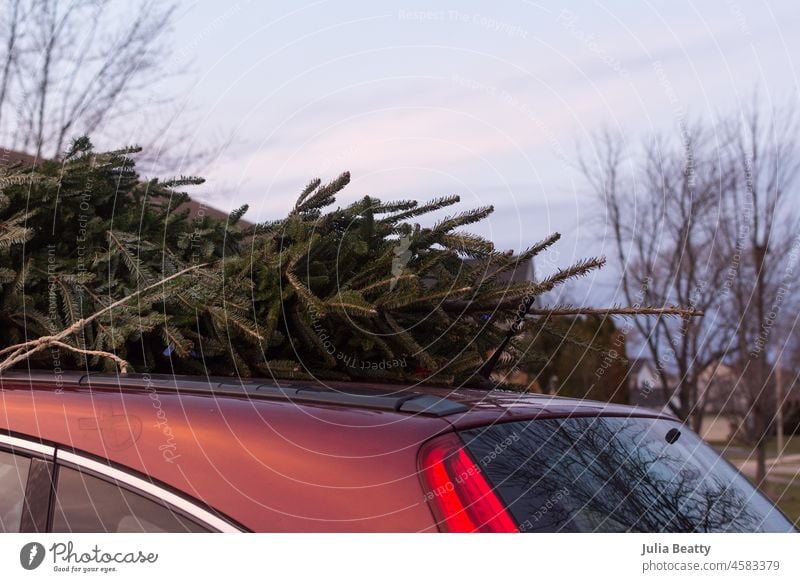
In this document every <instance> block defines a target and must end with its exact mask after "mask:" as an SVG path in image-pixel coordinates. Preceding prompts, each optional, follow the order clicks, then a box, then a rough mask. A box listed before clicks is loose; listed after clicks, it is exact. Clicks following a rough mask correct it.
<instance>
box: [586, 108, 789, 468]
mask: <svg viewBox="0 0 800 582" xmlns="http://www.w3.org/2000/svg"><path fill="white" fill-rule="evenodd" d="M797 130H798V124H797V117H796V115H795V113H794V110H793V109H792V108H790V107H789V108H784V109H780V110H773V111H769V112H766V113H765V112H764V109H763V108H760V107H759V106H758V104H757V102H756V101H754V104H753V105H752V106H751V107H750V108H749V109H747V110H745V112H744V113H743V114H741V115H738V116H734V117H731V118H728V119H724V120H723V121H721V122H720V123H717V124H699V123H696V124H694V125H692V126H691V127H686V126H684V127H682V131H681V140H680V143H679V144H678V145H677V146H676V145H674V141H670V140H668V139H665V138H663V137H657V138H656V139H654V140H651V141H650V142H648V143H646V144H645V145H644V147H642V148H641V149H640V150H637V151H635V152H633V153H630V152H629V151H627V150H626V147H625V143H624V141H623V139H622V138H621V137H619V138H618V137H615V136H613V135H612V134H611V133H609V132H605V133H602V134H600V135H599V136H598V137H597V138H596V139H595V141H594V144H593V145H594V149H593V150H592V152H591V155H583V156H582V157H581V158H580V160H581V165H580V168H581V170H582V172H583V174H584V175H585V176H586V178H587V180H588V182H589V184H590V185H591V186H592V190H593V192H594V193H595V195H596V196H597V197H598V198H599V199H600V200H601V201H602V203H603V207H604V209H605V211H606V220H607V224H608V225H609V228H610V231H611V238H612V241H613V246H614V248H615V250H616V252H617V258H618V260H619V263H620V264H621V265H622V278H621V279H622V282H621V292H622V295H623V296H624V297H625V299H626V300H627V302H628V303H630V304H631V305H641V304H642V303H645V302H646V303H648V304H651V305H666V304H671V303H677V304H681V305H685V306H688V307H691V308H694V309H697V310H702V311H704V312H705V314H706V315H705V317H704V318H702V319H698V318H684V319H683V320H682V321H681V323H680V325H675V324H673V323H672V322H671V321H670V320H668V319H664V318H659V319H636V320H635V325H636V328H637V330H638V332H639V335H640V336H641V339H642V341H643V345H644V346H645V348H646V349H647V351H649V354H650V356H651V357H652V359H653V360H654V361H655V362H656V369H657V370H658V374H659V378H660V381H661V384H662V387H663V388H664V390H665V393H666V394H672V395H674V396H675V397H677V401H671V402H670V407H671V408H672V409H673V411H674V412H675V413H676V414H678V415H679V416H680V417H681V418H682V419H684V420H687V421H691V423H692V426H693V428H695V429H698V428H699V427H700V423H701V420H702V415H703V413H704V410H705V408H706V406H707V404H708V399H709V397H710V395H711V394H712V392H713V391H712V390H709V389H708V382H709V381H708V379H709V378H711V379H713V378H714V376H715V373H716V371H717V369H718V368H719V367H724V368H725V381H724V382H723V384H724V385H726V386H728V387H729V392H730V393H728V394H723V395H721V397H720V394H719V393H718V392H719V391H718V390H717V394H715V396H714V397H715V398H717V399H720V401H721V402H719V403H718V405H721V406H723V407H724V409H725V410H726V412H728V413H730V414H732V415H733V416H734V420H735V421H736V423H737V424H738V427H737V434H738V435H740V436H741V437H743V438H744V439H745V440H746V441H747V442H748V443H749V444H751V445H752V446H753V447H754V448H755V451H756V460H757V463H756V465H757V472H756V480H757V482H758V483H761V482H762V481H763V480H764V478H765V476H766V453H765V442H766V439H767V437H768V436H769V434H770V433H771V430H772V427H773V424H774V423H773V420H774V416H775V410H776V401H775V391H774V378H773V373H774V367H775V364H776V362H777V360H778V357H779V354H780V353H781V352H783V351H784V349H785V348H786V349H789V350H791V349H792V346H791V345H788V346H787V342H791V337H792V333H793V331H794V329H795V326H796V324H797V313H798V307H799V305H798V301H797V299H796V295H797V294H796V292H793V291H794V289H793V286H794V285H796V280H797V279H798V276H797V275H798V272H800V236H798V235H797V232H798V226H799V225H800V221H798V216H797V214H796V213H795V212H794V211H793V207H794V206H796V204H795V205H792V204H791V199H790V197H791V196H794V197H795V200H796V192H794V191H793V187H794V183H795V179H796V177H797V173H798V169H799V167H800V166H799V159H800V158H799V157H798V151H797V142H796V140H797V137H796V135H797ZM673 376H674V377H673ZM712 381H713V380H712Z"/></svg>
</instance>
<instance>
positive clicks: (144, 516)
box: [52, 467, 208, 533]
mask: <svg viewBox="0 0 800 582" xmlns="http://www.w3.org/2000/svg"><path fill="white" fill-rule="evenodd" d="M52 531H54V532H59V533H61V532H76V533H77V532H90V533H98V532H109V533H138V532H171V533H175V532H202V531H208V530H207V529H206V528H203V527H201V526H200V525H198V524H196V523H194V522H193V521H191V520H189V519H187V518H185V517H183V516H182V515H179V514H177V513H175V512H174V511H173V510H171V509H170V508H169V507H166V506H164V505H161V504H160V503H156V502H154V501H151V500H150V499H147V498H146V497H143V496H141V495H138V494H136V493H132V492H131V491H128V490H127V489H123V488H121V487H118V486H117V485H115V484H114V483H111V482H108V481H104V480H102V479H99V478H97V477H94V476H92V475H87V474H85V473H81V472H79V471H76V470H74V469H70V468H67V467H60V468H59V470H58V482H57V484H56V506H55V511H54V513H53V529H52Z"/></svg>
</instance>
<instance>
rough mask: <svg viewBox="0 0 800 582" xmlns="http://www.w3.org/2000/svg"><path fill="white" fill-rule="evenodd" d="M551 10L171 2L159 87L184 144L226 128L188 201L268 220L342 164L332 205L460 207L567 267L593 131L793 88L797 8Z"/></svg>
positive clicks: (592, 227)
mask: <svg viewBox="0 0 800 582" xmlns="http://www.w3.org/2000/svg"><path fill="white" fill-rule="evenodd" d="M565 4H566V3H563V2H544V3H540V2H525V1H519V0H509V1H503V2H492V3H489V2H369V3H367V2H333V1H318V2H310V3H300V2H292V3H276V2H245V1H241V2H235V3H231V4H224V5H223V4H222V3H219V2H210V1H206V0H203V1H199V2H195V3H189V4H185V5H184V6H183V9H182V12H181V15H180V19H179V21H178V23H177V25H176V29H175V33H176V36H175V39H174V48H175V53H174V54H175V62H176V63H178V62H182V61H183V60H185V59H186V58H191V59H192V60H193V66H192V70H191V73H190V74H189V75H187V77H185V78H182V79H181V80H179V81H175V83H178V86H177V90H178V91H179V92H180V93H181V94H182V95H185V98H186V103H187V105H188V106H191V107H192V109H193V111H194V112H195V114H196V115H197V118H198V119H199V122H198V123H197V124H196V125H195V130H196V133H195V136H194V137H195V140H196V141H197V143H201V144H202V143H204V142H207V141H209V140H212V139H214V138H215V137H217V136H219V135H220V134H225V133H227V132H233V141H232V143H231V145H230V147H228V148H227V149H226V150H225V151H224V152H223V155H222V156H221V158H220V159H219V160H218V161H217V162H216V163H214V164H213V165H212V166H211V167H210V168H208V170H207V171H206V176H207V178H208V179H209V183H208V185H207V186H206V187H203V188H201V189H200V190H198V191H197V192H196V196H197V197H201V198H202V197H205V198H206V199H207V201H208V202H210V203H212V204H214V205H217V206H219V207H222V208H226V209H227V208H232V207H235V206H238V205H240V204H242V203H249V204H250V205H251V211H250V213H248V216H249V217H250V218H251V219H266V218H269V217H277V216H279V215H280V214H281V213H282V212H283V211H285V210H286V209H288V208H289V207H290V206H291V204H292V202H293V200H294V197H295V195H296V193H297V192H298V191H299V190H300V189H301V188H302V186H303V185H304V184H305V183H306V182H307V181H308V180H309V179H310V178H312V177H315V176H319V177H321V178H322V179H323V180H328V179H331V178H333V177H335V176H336V174H338V173H339V172H340V171H342V170H350V171H351V172H352V173H353V182H352V184H351V185H350V186H349V187H348V189H347V191H346V195H345V196H343V197H342V201H343V202H346V201H348V200H352V199H355V198H358V197H361V196H363V195H365V194H370V195H377V196H379V197H385V198H389V197H403V198H417V199H421V200H424V199H428V198H431V197H434V196H438V195H443V194H451V193H458V194H461V195H462V198H463V200H464V203H465V204H466V205H480V204H494V205H495V206H496V208H497V212H496V214H495V216H494V217H493V218H492V219H491V220H490V221H488V222H487V224H486V225H485V226H483V227H482V233H483V234H486V235H488V236H490V237H491V238H492V239H493V240H495V242H496V243H498V245H499V246H501V247H503V248H520V247H523V246H526V245H528V244H530V243H532V242H533V241H535V240H537V239H539V238H541V237H542V236H544V235H545V234H546V233H548V232H550V231H553V230H560V231H562V232H564V234H565V235H566V237H565V240H564V242H563V243H562V244H561V246H560V252H559V258H558V262H559V263H562V264H565V263H567V262H569V261H570V260H572V259H574V258H578V257H581V256H583V255H585V254H587V252H591V253H593V254H597V253H604V252H608V250H607V249H604V243H603V241H602V238H601V237H602V224H600V225H598V224H597V223H592V222H590V220H589V219H590V217H591V216H592V215H594V214H596V208H595V207H594V205H593V204H591V203H589V202H588V201H587V198H586V196H585V190H584V187H583V185H582V183H581V182H580V180H579V178H578V176H577V174H576V173H575V172H574V171H573V169H572V168H571V167H570V161H569V160H571V159H573V158H574V155H575V143H576V142H577V141H585V140H586V137H587V134H588V133H589V132H591V131H594V130H596V129H598V128H599V127H601V126H603V125H608V126H611V127H613V128H617V129H619V130H621V131H623V132H624V133H625V135H626V137H627V138H628V139H631V140H638V139H640V138H641V137H642V136H644V135H645V134H647V133H648V132H650V131H652V130H654V129H655V130H665V129H669V128H675V127H677V123H678V120H679V119H680V118H681V117H682V116H684V117H685V116H691V115H695V116H699V115H702V116H713V115H715V114H716V113H717V112H725V111H730V110H735V109H736V108H737V107H738V106H739V105H740V104H741V103H742V102H744V101H748V100H749V99H750V97H751V95H752V93H753V90H754V89H755V88H756V87H758V88H759V90H760V93H761V95H762V96H763V98H764V99H765V100H770V99H775V100H784V101H785V99H786V98H787V97H789V96H791V95H793V94H796V90H797V86H798V78H797V72H798V71H797V64H796V63H795V62H794V60H793V58H794V57H795V56H796V55H800V38H798V35H797V30H798V28H800V10H798V8H797V5H796V3H794V2H791V1H786V2H769V3H766V2H758V1H754V2H744V0H738V1H730V2H724V1H712V2H681V1H663V2H646V1H645V2H621V1H620V2H576V3H572V4H571V6H570V7H569V8H568V9H566V10H565V9H564V8H563V6H564V5H565ZM433 5H435V7H433V8H432V7H431V6H433ZM187 79H191V83H192V86H191V87H188V86H187V84H186V81H187ZM181 83H183V84H182V85H181ZM598 237H600V240H598Z"/></svg>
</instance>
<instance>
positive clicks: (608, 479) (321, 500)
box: [0, 372, 795, 532]
mask: <svg viewBox="0 0 800 582" xmlns="http://www.w3.org/2000/svg"><path fill="white" fill-rule="evenodd" d="M0 381H1V384H0V396H1V397H2V416H0V492H2V494H0V531H24V532H41V531H53V532H138V531H147V532H150V531H155V532H164V531H166V532H184V531H191V532H195V531H240V530H243V531H270V532H309V531H334V532H344V531H372V532H375V531H389V532H426V531H427V532H430V531H447V532H473V531H479V532H514V531H524V532H536V531H548V532H552V531H569V532H575V531H645V532H673V531H675V532H695V531H704V532H705V531H713V532H716V531H748V532H750V531H795V530H794V527H793V525H792V523H791V522H790V521H789V520H788V519H787V518H786V517H784V516H783V515H782V514H781V513H780V511H778V510H777V509H776V508H775V507H774V506H773V505H772V503H770V502H769V501H768V500H767V499H766V498H765V497H764V496H762V495H761V494H760V493H759V492H758V491H757V490H755V489H754V488H753V487H752V486H751V485H750V484H749V483H748V482H747V481H746V480H745V479H744V478H742V477H741V476H740V475H739V473H737V472H736V471H735V470H734V469H733V468H732V467H731V466H730V465H729V464H728V463H727V462H725V461H723V460H722V459H721V458H720V457H719V456H718V455H717V454H716V453H715V452H714V451H713V450H712V449H710V448H709V447H708V446H707V445H706V444H704V443H703V442H702V441H701V440H700V439H699V438H698V437H697V436H696V435H695V434H693V433H692V432H691V431H689V430H688V429H686V428H685V427H684V426H682V425H681V424H680V423H678V422H677V421H676V420H674V419H673V418H671V417H667V416H664V415H660V414H659V413H657V412H653V411H648V410H644V409H635V408H630V407H625V406H617V405H608V404H601V403H596V402H587V401H578V400H571V399H564V398H556V397H550V396H541V395H527V394H526V395H522V394H518V393H511V392H502V391H490V392H483V391H478V390H451V389H445V388H433V387H422V386H415V387H408V388H405V387H404V388H399V387H397V386H388V385H387V386H371V385H355V384H332V385H326V386H323V385H318V384H315V383H313V382H299V381H262V380H248V381H242V382H238V381H236V380H234V379H230V378H215V379H208V378H197V377H173V376H165V375H146V374H142V375H125V376H115V375H103V374H81V373H74V374H54V373H52V372H30V373H28V372H13V373H6V374H5V375H4V376H3V377H2V379H0Z"/></svg>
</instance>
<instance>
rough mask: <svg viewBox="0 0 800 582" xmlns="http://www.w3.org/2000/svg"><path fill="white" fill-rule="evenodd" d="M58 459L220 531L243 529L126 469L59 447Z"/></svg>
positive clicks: (238, 530)
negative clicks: (123, 485) (116, 467)
mask: <svg viewBox="0 0 800 582" xmlns="http://www.w3.org/2000/svg"><path fill="white" fill-rule="evenodd" d="M56 460H57V461H62V462H65V463H69V464H70V465H73V466H76V467H80V468H84V469H88V470H89V471H91V472H93V473H97V474H98V475H103V476H105V477H108V478H110V479H113V480H115V481H118V482H120V483H124V484H126V485H128V486H129V487H131V488H132V489H133V490H134V491H136V490H138V491H141V492H143V493H146V494H148V495H150V496H152V497H154V498H156V499H160V500H161V501H163V502H165V503H166V504H168V505H171V506H172V507H175V508H176V509H180V510H181V511H183V512H184V513H186V514H187V515H190V516H192V517H193V518H195V519H196V520H197V521H199V522H200V523H202V524H204V525H207V526H209V527H210V528H212V529H215V530H217V531H219V532H226V533H228V532H240V531H242V530H240V529H239V528H237V527H235V526H234V525H232V524H230V523H228V522H227V521H225V520H224V519H222V518H220V517H218V516H216V515H214V514H213V513H211V512H210V511H207V510H205V509H203V508H202V507H200V506H198V505H196V504H194V503H192V502H191V501H187V500H186V499H184V498H183V497H180V496H178V495H175V494H174V493H172V492H171V491H169V490H167V489H164V488H163V487H159V486H158V485H155V484H153V483H150V482H149V481H146V480H144V479H141V478H139V477H136V476H134V475H131V474H130V473H126V472H125V471H121V470H119V469H115V468H114V467H109V466H108V465H104V464H103V463H99V462H97V461H95V460H94V459H89V458H87V457H84V456H82V455H78V454H75V453H72V452H69V451H63V450H60V449H59V451H58V454H57V456H56Z"/></svg>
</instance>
